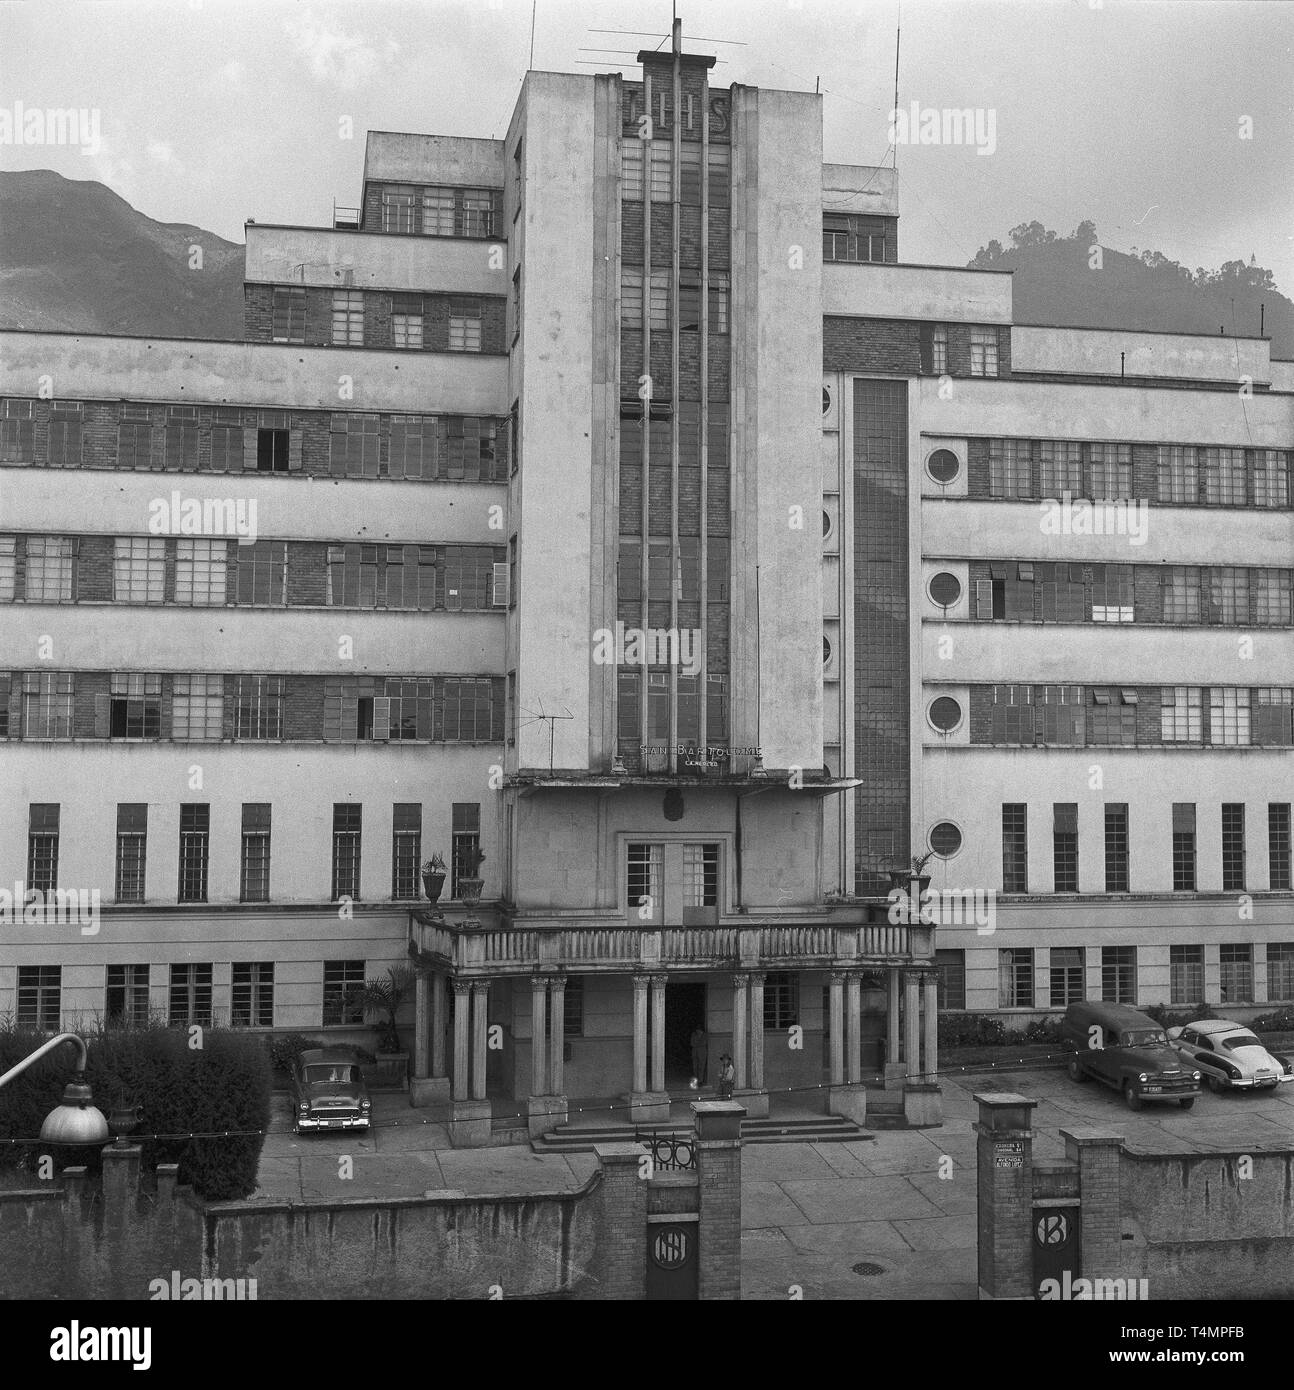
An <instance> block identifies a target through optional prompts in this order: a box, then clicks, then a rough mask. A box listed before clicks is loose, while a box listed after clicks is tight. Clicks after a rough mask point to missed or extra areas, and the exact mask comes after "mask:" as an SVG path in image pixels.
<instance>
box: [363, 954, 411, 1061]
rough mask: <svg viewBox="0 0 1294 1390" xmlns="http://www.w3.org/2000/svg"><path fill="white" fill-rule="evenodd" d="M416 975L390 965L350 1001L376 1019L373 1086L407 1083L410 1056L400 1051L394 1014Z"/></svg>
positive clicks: (369, 981)
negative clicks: (375, 1058) (375, 1016)
mask: <svg viewBox="0 0 1294 1390" xmlns="http://www.w3.org/2000/svg"><path fill="white" fill-rule="evenodd" d="M416 978H417V976H416V972H415V971H414V970H413V968H412V967H411V966H408V965H393V966H392V967H391V968H390V969H389V970H388V971H387V972H386V974H385V975H381V976H376V977H375V978H373V979H371V980H367V981H365V983H364V984H362V985H360V986H359V987H358V988H356V989H355V990H354V991H353V992H352V995H351V997H352V998H353V999H354V1000H355V1002H356V1003H358V1004H360V1005H361V1006H362V1007H363V1009H364V1012H365V1014H377V1015H379V1018H378V1021H377V1022H376V1023H374V1024H373V1025H372V1026H373V1031H374V1033H376V1034H377V1061H376V1062H375V1063H374V1065H373V1075H372V1076H371V1077H369V1078H368V1079H369V1080H370V1081H371V1083H372V1084H373V1085H375V1086H404V1085H405V1084H406V1082H407V1080H408V1072H409V1054H408V1053H407V1052H405V1051H403V1050H402V1049H401V1046H400V1029H399V1026H398V1024H397V1023H396V1014H398V1013H399V1012H400V1005H401V1004H403V1003H404V1001H405V998H406V997H407V995H408V993H409V991H410V990H411V989H412V988H413V983H414V980H415V979H416Z"/></svg>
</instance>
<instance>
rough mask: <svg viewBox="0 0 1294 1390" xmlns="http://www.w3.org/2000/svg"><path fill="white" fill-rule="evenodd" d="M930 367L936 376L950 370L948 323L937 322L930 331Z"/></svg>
mask: <svg viewBox="0 0 1294 1390" xmlns="http://www.w3.org/2000/svg"><path fill="white" fill-rule="evenodd" d="M930 369H931V371H933V372H934V373H935V375H936V376H944V375H946V374H947V371H948V325H947V324H946V323H937V324H935V326H934V328H933V329H932V330H931V333H930Z"/></svg>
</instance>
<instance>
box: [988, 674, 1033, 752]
mask: <svg viewBox="0 0 1294 1390" xmlns="http://www.w3.org/2000/svg"><path fill="white" fill-rule="evenodd" d="M991 721H992V722H991V726H990V733H989V738H990V740H991V742H993V743H1021V744H1032V743H1033V738H1034V704H1033V686H1031V685H995V686H994V687H993V706H992V711H991Z"/></svg>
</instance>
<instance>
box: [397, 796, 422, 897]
mask: <svg viewBox="0 0 1294 1390" xmlns="http://www.w3.org/2000/svg"><path fill="white" fill-rule="evenodd" d="M391 809H392V817H391V823H392V843H391V896H392V898H394V899H395V900H396V901H397V902H401V901H404V900H406V899H411V898H417V897H418V896H419V884H420V882H421V880H420V874H421V870H422V803H421V802H418V801H397V802H396V803H395V805H394V806H393V807H392V808H391Z"/></svg>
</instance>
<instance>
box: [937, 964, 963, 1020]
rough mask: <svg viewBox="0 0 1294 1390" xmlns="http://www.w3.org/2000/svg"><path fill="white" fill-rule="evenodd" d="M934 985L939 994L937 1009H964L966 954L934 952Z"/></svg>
mask: <svg viewBox="0 0 1294 1390" xmlns="http://www.w3.org/2000/svg"><path fill="white" fill-rule="evenodd" d="M935 983H936V988H937V989H938V994H939V1009H940V1011H941V1012H942V1011H943V1010H945V1009H964V1008H965V1007H966V952H965V951H936V952H935Z"/></svg>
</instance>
